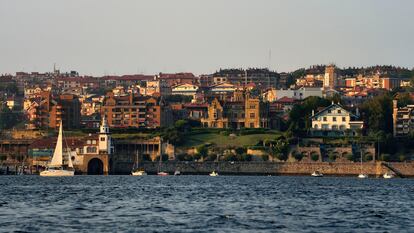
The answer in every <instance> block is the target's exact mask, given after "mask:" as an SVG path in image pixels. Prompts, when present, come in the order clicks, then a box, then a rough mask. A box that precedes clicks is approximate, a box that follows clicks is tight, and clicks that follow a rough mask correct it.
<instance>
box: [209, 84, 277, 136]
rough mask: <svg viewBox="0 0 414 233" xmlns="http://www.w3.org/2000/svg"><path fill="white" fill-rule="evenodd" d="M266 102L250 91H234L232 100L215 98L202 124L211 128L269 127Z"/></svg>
mask: <svg viewBox="0 0 414 233" xmlns="http://www.w3.org/2000/svg"><path fill="white" fill-rule="evenodd" d="M263 105H264V103H263V102H261V101H260V100H259V98H255V97H251V96H250V95H249V94H248V93H244V92H241V91H236V92H234V95H233V98H232V99H231V100H230V101H219V100H218V99H217V98H215V99H214V100H213V101H212V102H211V103H210V104H209V105H208V110H207V115H206V116H204V117H203V118H201V125H202V126H204V127H209V128H233V129H240V128H268V127H269V122H268V121H269V120H268V117H267V114H266V109H267V108H265V107H264V106H263Z"/></svg>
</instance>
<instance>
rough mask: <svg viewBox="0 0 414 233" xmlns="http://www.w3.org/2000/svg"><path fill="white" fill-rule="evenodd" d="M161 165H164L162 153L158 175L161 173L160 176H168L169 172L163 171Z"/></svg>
mask: <svg viewBox="0 0 414 233" xmlns="http://www.w3.org/2000/svg"><path fill="white" fill-rule="evenodd" d="M161 165H162V155H160V161H159V163H158V172H157V175H159V176H168V175H169V174H168V173H167V172H163V171H161Z"/></svg>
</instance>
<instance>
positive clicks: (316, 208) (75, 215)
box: [0, 176, 414, 232]
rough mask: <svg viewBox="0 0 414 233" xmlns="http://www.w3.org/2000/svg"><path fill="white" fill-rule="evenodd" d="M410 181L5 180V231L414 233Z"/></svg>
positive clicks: (0, 213)
mask: <svg viewBox="0 0 414 233" xmlns="http://www.w3.org/2000/svg"><path fill="white" fill-rule="evenodd" d="M413 187H414V180H411V179H392V180H384V179H367V180H358V179H356V178H330V177H324V178H312V177H246V176H233V177H230V176H221V177H209V176H181V177H173V176H171V177H157V176H147V177H130V176H75V177H69V178H47V177H37V176H21V177H18V176H0V232H13V231H22V232H384V231H388V232H414V188H413Z"/></svg>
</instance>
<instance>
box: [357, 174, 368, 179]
mask: <svg viewBox="0 0 414 233" xmlns="http://www.w3.org/2000/svg"><path fill="white" fill-rule="evenodd" d="M358 178H360V179H366V178H368V175H366V174H359V175H358Z"/></svg>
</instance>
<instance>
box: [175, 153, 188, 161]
mask: <svg viewBox="0 0 414 233" xmlns="http://www.w3.org/2000/svg"><path fill="white" fill-rule="evenodd" d="M175 158H176V159H177V160H178V161H190V160H192V157H191V156H190V155H188V154H186V153H182V154H178V155H176V156H175Z"/></svg>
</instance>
